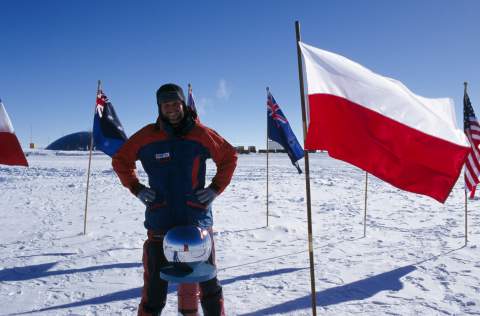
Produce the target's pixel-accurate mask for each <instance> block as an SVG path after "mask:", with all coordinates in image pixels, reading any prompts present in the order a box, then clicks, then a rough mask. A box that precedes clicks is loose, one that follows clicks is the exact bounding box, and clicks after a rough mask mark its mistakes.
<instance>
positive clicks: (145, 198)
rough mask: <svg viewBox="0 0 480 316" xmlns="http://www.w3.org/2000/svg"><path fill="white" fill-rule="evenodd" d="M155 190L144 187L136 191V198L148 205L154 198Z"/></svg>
mask: <svg viewBox="0 0 480 316" xmlns="http://www.w3.org/2000/svg"><path fill="white" fill-rule="evenodd" d="M155 195H156V194H155V191H154V190H152V189H150V188H147V187H144V188H143V189H141V190H140V191H139V192H138V193H137V198H138V199H139V200H140V201H142V203H143V204H145V205H146V206H148V205H149V204H150V203H152V202H153V201H154V200H155Z"/></svg>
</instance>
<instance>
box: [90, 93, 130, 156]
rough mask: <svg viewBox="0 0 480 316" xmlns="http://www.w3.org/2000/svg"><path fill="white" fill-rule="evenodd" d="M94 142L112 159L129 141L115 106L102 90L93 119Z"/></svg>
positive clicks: (98, 96)
mask: <svg viewBox="0 0 480 316" xmlns="http://www.w3.org/2000/svg"><path fill="white" fill-rule="evenodd" d="M93 140H94V144H95V147H96V148H97V149H100V150H101V151H103V152H104V153H106V154H107V155H109V156H110V157H112V156H113V155H115V153H116V152H117V151H118V149H119V148H120V147H121V146H122V145H123V143H124V142H125V141H126V140H127V136H126V135H125V132H124V130H123V127H122V124H121V123H120V120H119V119H118V116H117V114H116V113H115V110H114V108H113V105H112V103H110V101H109V100H108V98H107V96H106V95H105V94H104V93H103V91H102V90H99V91H98V94H97V105H96V108H95V117H94V118H93Z"/></svg>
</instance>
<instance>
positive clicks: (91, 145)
mask: <svg viewBox="0 0 480 316" xmlns="http://www.w3.org/2000/svg"><path fill="white" fill-rule="evenodd" d="M100 85H101V82H100V80H98V85H97V94H96V95H95V108H94V112H93V113H95V111H96V109H97V96H98V93H99V92H100ZM92 150H93V129H92V132H91V133H90V154H89V155H88V171H87V192H86V194H85V215H84V216H83V234H84V235H85V234H86V233H87V210H88V188H89V187H90V166H91V164H92Z"/></svg>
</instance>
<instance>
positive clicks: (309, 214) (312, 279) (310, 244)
mask: <svg viewBox="0 0 480 316" xmlns="http://www.w3.org/2000/svg"><path fill="white" fill-rule="evenodd" d="M295 33H296V45H297V61H298V78H299V82H300V102H301V105H302V122H303V124H302V125H303V141H304V146H305V140H306V138H307V114H306V107H305V91H304V84H303V65H302V56H301V52H300V44H299V42H300V23H299V22H298V21H295ZM304 152H305V157H304V161H305V191H306V197H307V221H308V229H307V230H308V256H309V259H310V285H311V291H312V315H313V316H316V315H317V296H316V294H317V293H316V290H315V264H314V257H313V238H312V203H311V197H310V163H309V157H308V151H307V150H304Z"/></svg>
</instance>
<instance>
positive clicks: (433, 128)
mask: <svg viewBox="0 0 480 316" xmlns="http://www.w3.org/2000/svg"><path fill="white" fill-rule="evenodd" d="M299 44H300V47H301V51H302V55H303V61H304V65H305V72H306V78H307V86H308V87H307V90H308V102H309V118H310V121H309V126H308V132H307V137H306V140H305V149H307V150H316V149H319V150H327V151H328V153H329V155H330V156H331V157H333V158H337V159H340V160H343V161H346V162H348V163H351V164H353V165H355V166H357V167H359V168H361V169H363V170H365V171H367V172H369V173H371V174H373V175H374V176H376V177H378V178H380V179H382V180H384V181H386V182H388V183H390V184H392V185H394V186H396V187H397V188H400V189H402V190H406V191H409V192H414V193H419V194H423V195H427V196H430V197H432V198H434V199H436V200H437V201H439V202H442V203H444V202H445V200H446V199H447V197H448V195H449V193H450V191H451V190H452V188H453V186H454V185H455V182H456V181H457V179H458V176H459V175H460V171H461V169H462V166H463V163H464V161H465V159H466V156H467V155H468V153H469V151H470V148H469V144H468V140H467V139H466V137H465V135H464V133H463V131H462V130H460V129H458V127H457V125H456V119H455V111H454V104H453V100H451V99H448V98H442V99H428V98H424V97H421V96H418V95H416V94H414V93H412V92H411V91H410V90H409V89H408V88H407V87H406V86H404V85H403V84H402V83H401V82H399V81H397V80H394V79H391V78H388V77H384V76H381V75H379V74H376V73H374V72H372V71H371V70H369V69H367V68H365V67H363V66H362V65H360V64H357V63H356V62H353V61H351V60H349V59H347V58H345V57H343V56H340V55H337V54H334V53H331V52H328V51H324V50H321V49H318V48H315V47H312V46H309V45H306V44H305V43H301V42H300V43H299Z"/></svg>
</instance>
